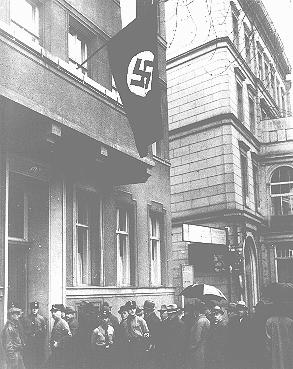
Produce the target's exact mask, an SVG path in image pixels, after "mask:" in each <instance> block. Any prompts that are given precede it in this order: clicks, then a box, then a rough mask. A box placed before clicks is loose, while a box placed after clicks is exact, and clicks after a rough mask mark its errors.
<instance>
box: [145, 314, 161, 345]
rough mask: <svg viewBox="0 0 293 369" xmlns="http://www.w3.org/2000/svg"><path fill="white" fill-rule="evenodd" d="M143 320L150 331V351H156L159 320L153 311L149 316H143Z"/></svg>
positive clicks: (159, 333)
mask: <svg viewBox="0 0 293 369" xmlns="http://www.w3.org/2000/svg"><path fill="white" fill-rule="evenodd" d="M144 319H145V321H146V323H147V326H148V328H149V331H150V344H151V347H152V349H156V348H157V346H158V344H159V341H160V336H161V319H160V318H159V317H158V316H157V315H156V313H155V312H154V311H153V312H152V313H150V314H149V315H147V316H146V315H145V316H144Z"/></svg>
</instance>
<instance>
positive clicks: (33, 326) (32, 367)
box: [23, 301, 47, 369]
mask: <svg viewBox="0 0 293 369" xmlns="http://www.w3.org/2000/svg"><path fill="white" fill-rule="evenodd" d="M39 307H40V304H39V302H38V301H33V302H31V303H30V314H29V315H28V316H27V317H25V318H24V320H23V331H24V335H25V343H26V345H25V350H24V362H25V367H26V368H27V369H38V368H40V367H41V365H42V364H43V363H44V361H45V338H46V333H47V322H46V319H45V318H44V317H43V316H42V315H40V314H39Z"/></svg>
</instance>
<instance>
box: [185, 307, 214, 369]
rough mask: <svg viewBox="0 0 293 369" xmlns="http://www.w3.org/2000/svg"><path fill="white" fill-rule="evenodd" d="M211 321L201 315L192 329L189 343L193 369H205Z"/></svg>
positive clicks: (190, 360)
mask: <svg viewBox="0 0 293 369" xmlns="http://www.w3.org/2000/svg"><path fill="white" fill-rule="evenodd" d="M209 329H210V321H209V320H208V319H207V317H206V316H205V315H204V314H200V315H199V316H198V318H197V320H196V322H195V324H194V326H193V327H192V329H191V334H190V343H189V352H190V355H189V364H190V365H189V366H190V368H191V369H205V367H206V350H207V339H208V333H209Z"/></svg>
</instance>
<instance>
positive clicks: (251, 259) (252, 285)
mask: <svg viewBox="0 0 293 369" xmlns="http://www.w3.org/2000/svg"><path fill="white" fill-rule="evenodd" d="M243 257H244V281H245V285H244V288H245V299H246V302H247V305H248V308H249V310H252V309H253V306H255V305H256V303H257V297H258V288H257V257H256V247H255V243H254V241H253V238H252V237H250V236H249V237H247V238H246V240H245V243H244V249H243Z"/></svg>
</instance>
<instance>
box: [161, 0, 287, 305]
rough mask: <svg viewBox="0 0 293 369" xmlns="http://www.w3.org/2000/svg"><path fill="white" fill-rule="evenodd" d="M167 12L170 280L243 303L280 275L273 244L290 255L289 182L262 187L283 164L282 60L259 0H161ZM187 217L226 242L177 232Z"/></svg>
mask: <svg viewBox="0 0 293 369" xmlns="http://www.w3.org/2000/svg"><path fill="white" fill-rule="evenodd" d="M166 14H167V20H168V19H169V20H170V21H169V22H168V21H167V30H168V33H167V34H168V35H169V42H170V48H169V54H168V56H167V80H168V104H169V107H168V109H169V110H168V111H169V131H170V157H171V203H172V204H171V208H172V243H173V257H172V272H173V283H174V286H175V287H176V288H177V291H179V290H180V289H181V288H182V287H183V286H184V284H185V283H186V282H187V281H188V282H190V281H193V282H205V283H209V284H214V285H216V286H218V287H220V288H221V289H222V291H223V292H224V293H225V294H226V296H227V297H228V298H229V299H230V300H236V299H240V298H241V299H244V300H246V301H247V303H248V304H249V307H250V308H252V306H253V305H255V303H256V302H257V301H258V299H259V298H260V296H261V289H262V287H263V285H264V284H266V283H268V282H269V281H275V280H277V279H278V278H279V279H286V278H287V277H286V276H280V273H281V272H279V273H278V272H277V271H276V268H275V265H277V264H278V263H279V264H280V261H279V259H278V255H279V257H280V258H281V256H280V255H281V251H279V247H282V248H284V250H286V251H284V257H285V254H286V255H287V256H286V257H287V259H286V262H287V263H288V262H289V263H291V260H289V261H288V259H289V255H291V252H292V251H290V250H291V246H290V245H291V243H290V239H291V240H292V230H291V229H290V228H291V227H290V226H289V224H290V219H291V217H292V205H290V206H291V208H290V210H284V211H283V213H282V206H285V205H284V203H285V202H286V201H287V202H288V201H289V204H291V202H292V198H291V197H290V196H291V195H290V193H291V192H290V191H291V189H290V190H288V192H286V193H285V194H284V196H285V197H284V196H283V195H282V193H279V194H278V193H277V192H276V199H275V200H272V192H271V189H272V187H271V181H272V178H273V177H272V176H273V175H274V174H273V173H275V172H274V171H275V170H276V171H277V172H276V173H277V174H275V176H279V177H280V173H279V172H280V171H281V172H282V175H283V176H285V177H286V175H285V174H283V172H286V173H287V172H288V171H289V172H290V173H291V170H292V149H293V146H292V135H291V131H290V127H291V124H292V123H290V122H291V121H290V120H289V118H288V116H290V115H291V110H290V103H289V101H290V100H289V97H290V95H289V93H290V92H289V91H290V83H289V82H288V81H287V80H286V76H287V74H289V73H290V71H291V67H290V64H289V62H288V60H287V58H286V55H285V52H284V49H283V46H282V42H281V40H280V38H279V36H278V34H277V31H276V30H275V28H274V26H273V24H272V21H271V19H270V17H269V15H268V14H267V12H266V9H265V8H264V6H263V4H262V2H261V1H248V0H239V1H228V0H221V1H214V2H212V3H211V4H210V6H208V4H207V2H205V1H196V2H191V3H190V4H189V5H186V6H181V7H180V6H179V7H178V8H177V9H175V8H174V7H173V6H172V4H171V3H170V4H169V6H168V3H167V12H166ZM280 166H285V169H279V167H280ZM288 175H289V174H288ZM279 177H278V178H279ZM286 178H287V177H286ZM290 178H291V177H290ZM287 182H288V186H289V187H290V183H291V182H290V180H287ZM287 182H286V184H287ZM288 186H287V187H288ZM274 188H276V187H274ZM275 191H281V190H280V189H278V190H277V189H275ZM277 195H278V196H277ZM282 196H283V197H282ZM273 197H274V196H273ZM284 199H285V200H284ZM283 200H284V201H283ZM272 201H275V202H274V203H272ZM278 201H279V203H280V202H281V203H280V204H281V205H280V204H279V203H278ZM282 201H283V202H282ZM290 201H291V202H290ZM282 204H283V205H282ZM274 207H275V208H274ZM277 207H278V208H277ZM186 223H187V224H194V225H201V226H208V227H215V228H220V229H223V230H224V229H225V230H226V232H227V244H226V246H224V247H223V245H217V244H201V243H190V242H185V241H183V239H184V237H183V236H184V235H183V234H182V225H183V224H186ZM285 223H286V225H285ZM282 226H283V227H285V228H284V229H283V228H282ZM282 255H283V254H282ZM284 263H285V262H284ZM291 265H292V264H291ZM281 269H282V268H281ZM279 270H280V269H279ZM288 273H289V272H288ZM291 273H292V272H291ZM281 274H282V273H281ZM288 278H289V277H288ZM290 278H291V279H292V276H291V277H290Z"/></svg>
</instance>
